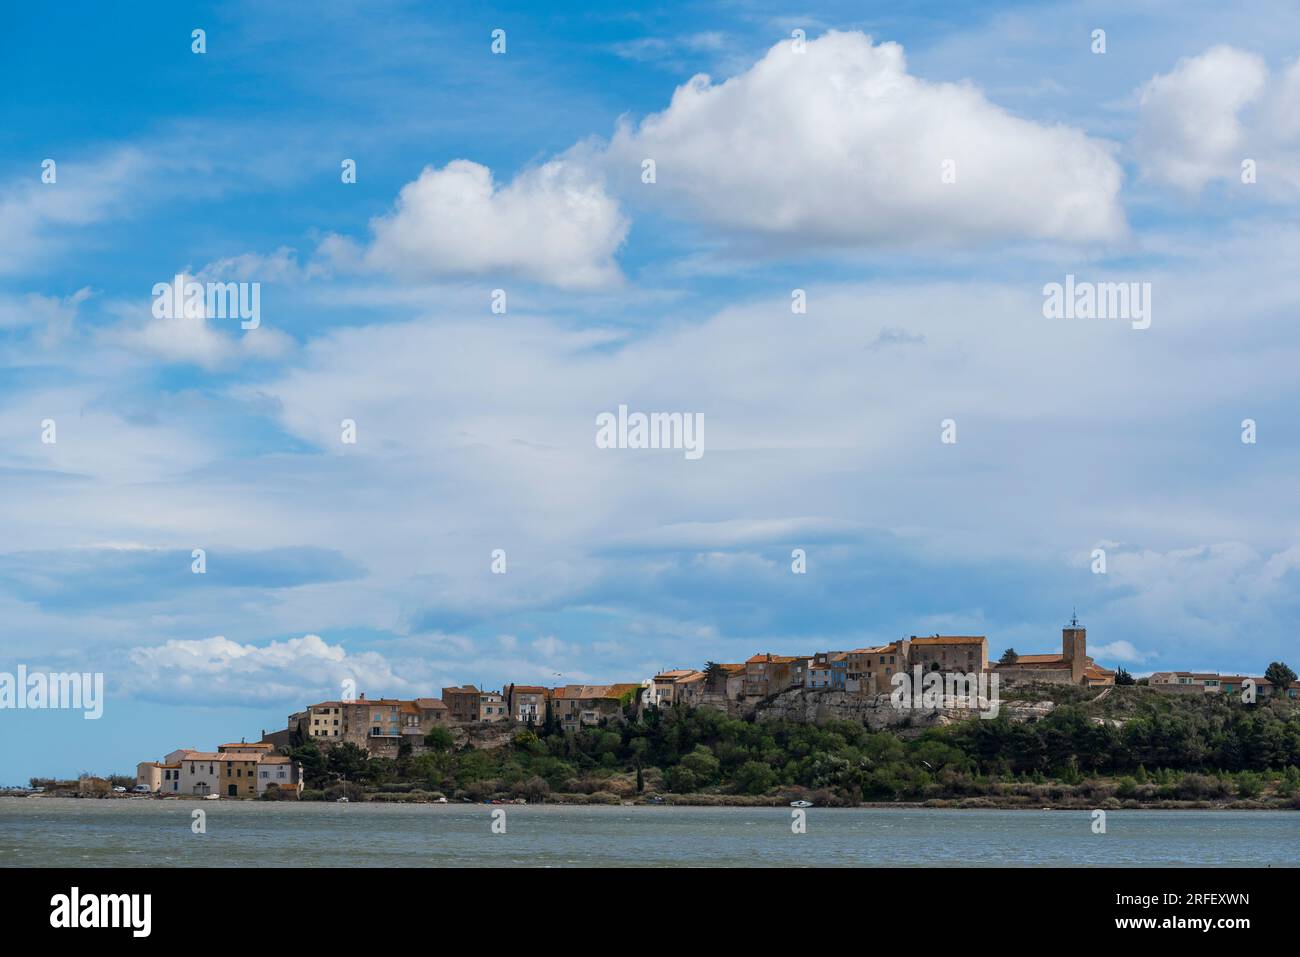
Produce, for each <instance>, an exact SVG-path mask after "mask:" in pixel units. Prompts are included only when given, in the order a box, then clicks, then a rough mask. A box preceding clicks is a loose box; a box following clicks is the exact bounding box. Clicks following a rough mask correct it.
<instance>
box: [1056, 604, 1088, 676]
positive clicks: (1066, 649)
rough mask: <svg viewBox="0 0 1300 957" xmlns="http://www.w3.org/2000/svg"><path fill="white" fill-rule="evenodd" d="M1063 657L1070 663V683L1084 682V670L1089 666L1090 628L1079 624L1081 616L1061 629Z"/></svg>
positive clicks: (1075, 617) (1071, 620)
mask: <svg viewBox="0 0 1300 957" xmlns="http://www.w3.org/2000/svg"><path fill="white" fill-rule="evenodd" d="M1061 657H1062V658H1064V659H1065V660H1066V661H1068V662H1069V663H1070V683H1071V684H1076V685H1080V684H1083V671H1084V669H1085V668H1087V667H1088V630H1087V629H1086V628H1084V627H1083V626H1081V625H1080V624H1079V616H1078V615H1075V616H1074V617H1073V618H1071V619H1070V624H1069V625H1068V626H1066V627H1065V628H1062V629H1061Z"/></svg>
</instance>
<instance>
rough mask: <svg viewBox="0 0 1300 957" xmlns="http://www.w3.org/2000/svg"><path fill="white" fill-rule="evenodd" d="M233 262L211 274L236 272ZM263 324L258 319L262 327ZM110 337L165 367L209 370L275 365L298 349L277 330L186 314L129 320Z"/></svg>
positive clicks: (128, 308) (129, 308)
mask: <svg viewBox="0 0 1300 957" xmlns="http://www.w3.org/2000/svg"><path fill="white" fill-rule="evenodd" d="M233 262H234V261H233V260H228V261H223V263H219V264H214V265H213V266H209V267H206V269H207V270H214V269H218V270H223V271H225V272H232V271H233V270H234V268H235V267H233V266H231V265H229V264H230V263H233ZM182 275H183V276H184V279H183V281H184V282H187V283H188V282H190V281H191V280H194V279H195V277H194V276H191V275H189V274H188V273H184V274H182ZM204 275H209V276H216V275H219V272H207V273H204ZM116 308H117V311H118V312H125V313H127V314H128V315H129V314H135V313H136V312H137V311H138V310H137V307H136V306H135V305H134V304H131V305H122V304H119V305H118V306H117V307H116ZM260 318H261V317H260V316H259V317H258V320H259V322H260ZM214 321H216V322H221V323H224V324H226V326H228V327H229V328H230V329H231V331H230V332H223V331H220V330H219V329H218V327H217V326H215V325H213V322H214ZM105 335H106V336H107V337H108V339H107V341H108V343H109V344H112V345H124V346H126V348H128V349H132V350H136V351H140V352H144V353H146V354H148V355H151V356H155V357H157V358H160V359H163V360H164V361H166V362H179V363H192V364H194V365H197V366H202V367H203V368H205V369H215V368H219V367H221V366H225V365H228V364H230V363H232V362H235V361H238V360H240V359H275V358H279V357H280V356H283V355H285V354H286V353H288V352H289V350H290V349H292V348H293V339H292V338H291V337H290V336H288V335H286V334H285V333H283V332H281V331H279V330H278V329H273V328H270V327H269V326H267V325H258V326H256V327H255V328H251V329H243V328H241V320H240V319H239V318H237V317H236V318H223V319H217V318H216V317H214V316H209V315H201V316H187V315H183V314H182V315H178V316H172V317H169V318H159V317H157V316H154V315H152V313H150V315H149V317H148V318H147V319H144V320H143V321H138V322H132V321H130V320H128V322H127V323H126V324H124V325H123V326H121V327H119V328H116V329H114V330H112V331H111V332H109V333H106V334H105Z"/></svg>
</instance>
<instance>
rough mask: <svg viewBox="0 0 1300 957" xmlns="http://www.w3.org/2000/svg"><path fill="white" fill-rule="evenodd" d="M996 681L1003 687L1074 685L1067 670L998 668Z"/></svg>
mask: <svg viewBox="0 0 1300 957" xmlns="http://www.w3.org/2000/svg"><path fill="white" fill-rule="evenodd" d="M996 673H997V676H998V680H999V681H1000V682H1001V683H1002V684H1004V685H1013V684H1016V685H1027V684H1047V685H1069V684H1074V681H1073V680H1072V676H1071V674H1070V669H1069V668H1041V669H1037V668H1019V667H1014V666H1013V667H1011V668H1005V667H1003V668H998V669H997V672H996Z"/></svg>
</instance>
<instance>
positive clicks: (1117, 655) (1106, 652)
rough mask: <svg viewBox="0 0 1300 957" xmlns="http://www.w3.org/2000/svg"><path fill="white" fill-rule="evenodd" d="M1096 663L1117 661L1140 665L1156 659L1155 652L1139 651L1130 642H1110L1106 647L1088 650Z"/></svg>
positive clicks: (1101, 646) (1099, 646)
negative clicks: (1150, 659)
mask: <svg viewBox="0 0 1300 957" xmlns="http://www.w3.org/2000/svg"><path fill="white" fill-rule="evenodd" d="M1088 650H1089V651H1090V652H1091V653H1092V657H1093V658H1094V659H1096V660H1097V661H1101V662H1106V661H1119V662H1123V663H1125V664H1141V663H1142V662H1144V661H1146V660H1147V659H1149V658H1154V657H1156V654H1155V652H1152V651H1139V650H1138V649H1137V648H1135V647H1133V644H1132V642H1128V641H1123V640H1120V641H1112V642H1111V643H1110V644H1107V645H1097V646H1096V647H1094V648H1089V649H1088Z"/></svg>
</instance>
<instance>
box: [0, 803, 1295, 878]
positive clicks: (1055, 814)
mask: <svg viewBox="0 0 1300 957" xmlns="http://www.w3.org/2000/svg"><path fill="white" fill-rule="evenodd" d="M196 809H200V810H203V811H204V812H205V813H206V815H207V833H206V834H202V835H196V834H193V833H191V830H190V821H191V816H190V815H191V812H192V811H194V810H196ZM493 810H496V808H493V807H489V806H486V805H466V804H462V805H395V804H323V803H309V804H266V803H261V802H234V801H231V802H226V801H149V800H116V801H113V800H110V801H78V800H72V799H59V798H26V799H24V798H0V866H11V867H12V866H54V865H63V866H80V867H93V866H95V865H116V866H125V867H131V866H138V867H158V866H160V865H163V866H166V865H181V866H189V867H194V866H216V867H257V866H272V865H283V866H295V865H298V866H333V867H337V866H341V865H351V864H357V865H371V866H382V867H429V866H449V865H454V866H470V867H473V866H519V865H524V866H550V867H563V866H567V865H593V866H615V867H619V866H621V867H647V866H665V867H672V866H699V867H707V866H717V865H750V866H760V867H799V866H814V865H823V866H824V865H831V866H846V867H847V866H868V867H914V866H926V865H948V866H952V865H960V866H974V867H979V866H990V865H1013V866H1016V865H1024V866H1030V865H1066V866H1075V867H1077V866H1120V867H1123V866H1136V865H1151V866H1161V865H1168V866H1197V867H1204V866H1228V865H1250V866H1259V864H1260V863H1261V862H1264V861H1268V862H1272V863H1273V864H1275V865H1277V866H1289V867H1293V866H1296V865H1297V863H1298V861H1297V855H1296V853H1295V852H1294V848H1296V846H1297V843H1300V814H1295V813H1289V812H1267V811H1110V812H1108V814H1107V821H1106V824H1107V833H1106V834H1093V833H1092V830H1091V823H1092V822H1091V817H1090V814H1089V812H1087V811H975V810H971V811H948V810H901V809H900V810H877V809H825V808H811V809H809V811H808V819H807V820H808V830H807V833H806V834H800V835H796V834H793V833H791V830H790V821H791V817H790V811H789V810H788V809H785V808H674V807H562V806H551V807H548V806H544V805H539V806H534V807H524V806H506V807H505V808H504V810H505V812H506V833H505V834H493V833H492V831H491V823H492V817H491V814H492V811H493Z"/></svg>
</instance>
